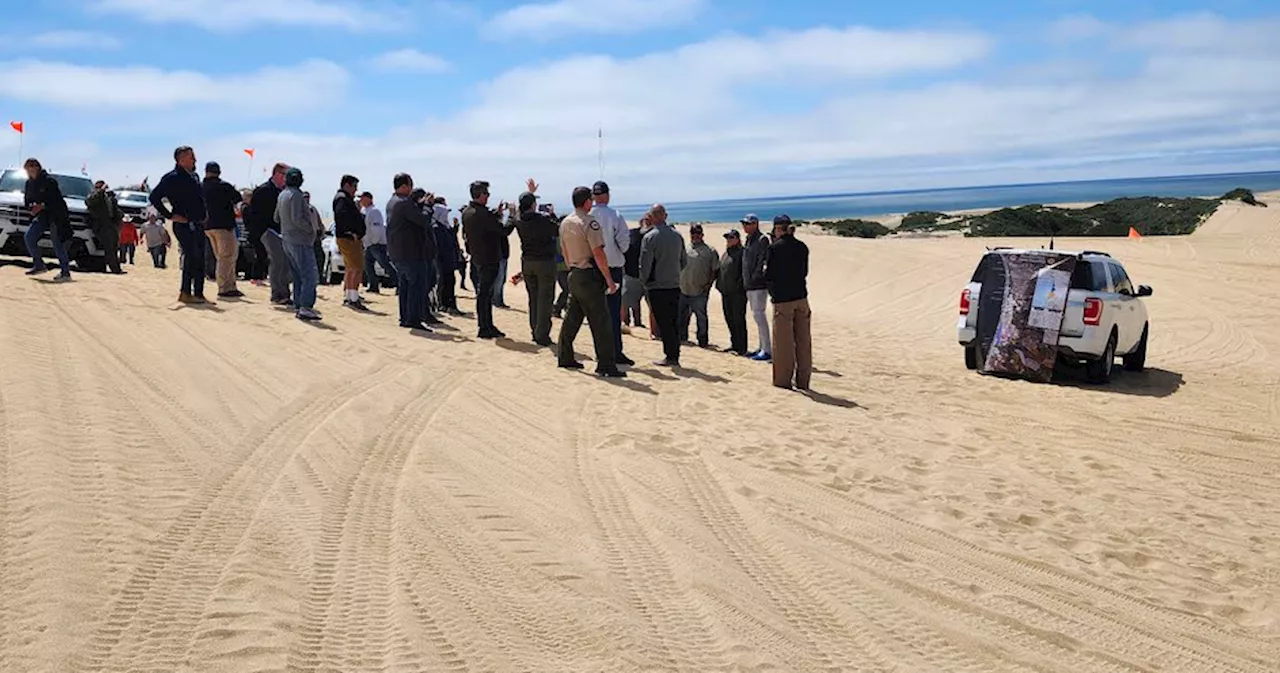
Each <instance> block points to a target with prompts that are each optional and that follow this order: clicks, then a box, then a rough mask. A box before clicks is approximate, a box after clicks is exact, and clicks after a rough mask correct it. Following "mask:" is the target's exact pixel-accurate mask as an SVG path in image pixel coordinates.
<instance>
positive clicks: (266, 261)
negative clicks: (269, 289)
mask: <svg viewBox="0 0 1280 673" xmlns="http://www.w3.org/2000/svg"><path fill="white" fill-rule="evenodd" d="M264 233H265V231H257V230H250V231H249V244H250V245H252V246H253V265H252V266H250V267H249V273H248V274H246V275H247V278H246V279H245V280H266V279H267V268H268V267H269V266H270V263H271V261H270V260H271V258H270V257H268V256H267V246H265V245H263V244H262V234H264Z"/></svg>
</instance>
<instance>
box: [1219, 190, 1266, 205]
mask: <svg viewBox="0 0 1280 673" xmlns="http://www.w3.org/2000/svg"><path fill="white" fill-rule="evenodd" d="M1222 200H1223V201H1243V202H1244V203H1247V204H1249V205H1251V206H1262V207H1263V208H1266V207H1267V204H1265V203H1263V202H1261V201H1259V200H1258V198H1257V197H1255V196H1254V195H1253V192H1252V191H1251V190H1248V189H1245V188H1244V187H1237V188H1235V189H1233V190H1231V191H1229V192H1227V193H1226V194H1223V195H1222Z"/></svg>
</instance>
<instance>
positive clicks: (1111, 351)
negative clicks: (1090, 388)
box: [1085, 332, 1116, 383]
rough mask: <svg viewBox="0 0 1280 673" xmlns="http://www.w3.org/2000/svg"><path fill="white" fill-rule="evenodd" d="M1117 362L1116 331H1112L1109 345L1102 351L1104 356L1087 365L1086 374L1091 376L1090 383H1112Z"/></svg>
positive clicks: (1108, 341)
mask: <svg viewBox="0 0 1280 673" xmlns="http://www.w3.org/2000/svg"><path fill="white" fill-rule="evenodd" d="M1115 364H1116V333H1115V332H1112V333H1111V338H1110V339H1109V340H1107V347H1106V348H1105V349H1103V351H1102V357H1100V358H1098V359H1097V360H1093V361H1090V362H1089V363H1088V364H1086V365H1085V374H1086V375H1087V376H1088V377H1089V383H1111V370H1112V369H1113V368H1114V367H1115Z"/></svg>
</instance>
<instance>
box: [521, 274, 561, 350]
mask: <svg viewBox="0 0 1280 673" xmlns="http://www.w3.org/2000/svg"><path fill="white" fill-rule="evenodd" d="M520 272H521V274H523V275H524V287H525V289H526V290H528V292H529V334H530V335H532V336H533V340H534V341H535V342H538V343H546V342H548V341H550V340H551V305H552V304H553V303H554V302H555V298H556V263H555V261H554V260H550V259H547V260H540V259H525V260H521V269H520Z"/></svg>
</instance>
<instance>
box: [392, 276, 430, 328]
mask: <svg viewBox="0 0 1280 673" xmlns="http://www.w3.org/2000/svg"><path fill="white" fill-rule="evenodd" d="M430 269H431V267H430V266H429V265H428V264H427V263H426V262H406V261H400V262H396V272H397V274H398V275H399V281H400V282H399V284H398V285H397V286H396V293H397V294H399V295H400V326H401V327H421V326H422V320H423V317H424V316H423V311H425V310H426V308H427V272H428V271H430Z"/></svg>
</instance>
